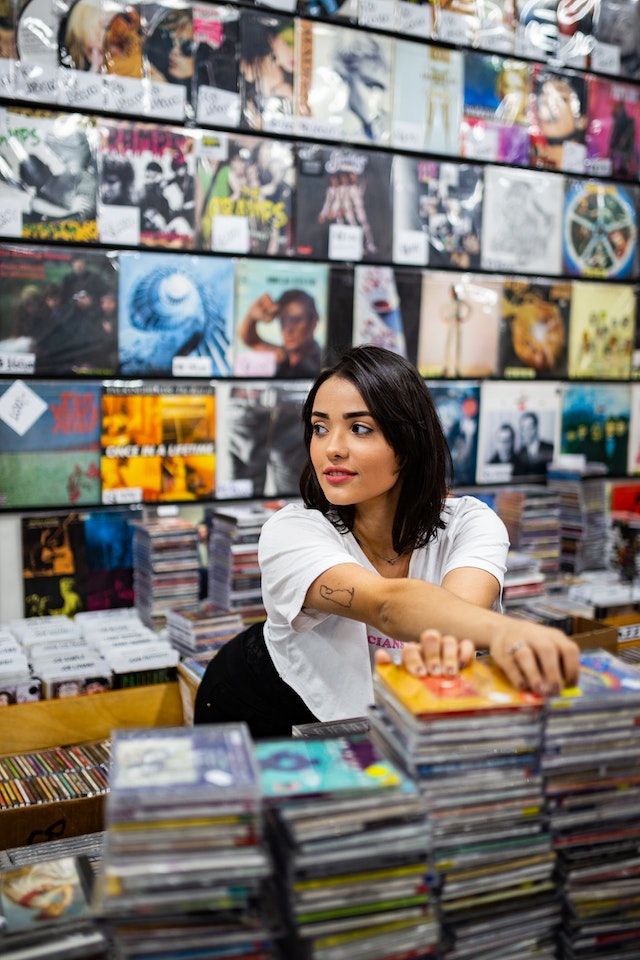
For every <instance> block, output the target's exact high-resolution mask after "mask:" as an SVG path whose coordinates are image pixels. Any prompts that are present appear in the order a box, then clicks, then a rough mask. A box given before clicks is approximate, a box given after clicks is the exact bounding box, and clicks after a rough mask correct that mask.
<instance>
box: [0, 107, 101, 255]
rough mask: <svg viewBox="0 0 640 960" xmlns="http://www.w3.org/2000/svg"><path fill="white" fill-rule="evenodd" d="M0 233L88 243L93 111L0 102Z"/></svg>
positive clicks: (93, 233) (92, 215)
mask: <svg viewBox="0 0 640 960" xmlns="http://www.w3.org/2000/svg"><path fill="white" fill-rule="evenodd" d="M0 126H1V128H2V130H3V131H4V134H3V136H2V138H0V206H1V207H2V212H3V217H2V228H1V232H2V235H3V236H5V237H21V238H23V239H38V240H61V241H63V242H64V241H66V242H74V243H76V242H78V241H79V242H82V243H91V242H92V241H94V242H95V241H96V240H97V239H98V233H97V224H96V198H97V170H96V131H95V125H94V121H93V118H92V117H89V116H85V115H83V114H80V113H69V114H63V113H53V112H50V111H47V110H30V109H28V108H25V109H21V108H19V107H0Z"/></svg>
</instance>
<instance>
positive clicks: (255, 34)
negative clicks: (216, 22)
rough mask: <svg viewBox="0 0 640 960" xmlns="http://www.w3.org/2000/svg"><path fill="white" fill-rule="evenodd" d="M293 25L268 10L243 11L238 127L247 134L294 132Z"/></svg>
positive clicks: (289, 19) (294, 36)
mask: <svg viewBox="0 0 640 960" xmlns="http://www.w3.org/2000/svg"><path fill="white" fill-rule="evenodd" d="M295 22H296V21H295V20H294V18H293V17H285V16H279V15H278V14H274V13H273V12H271V11H269V10H259V9H257V10H247V9H244V10H243V11H242V17H241V18H240V59H239V68H240V95H241V123H242V126H243V127H245V128H248V129H249V130H258V131H260V130H264V131H270V132H272V133H281V134H284V135H285V136H290V135H291V134H292V133H293V132H294V128H293V122H294V121H293V114H294V87H295V76H296V73H295V71H296V30H295Z"/></svg>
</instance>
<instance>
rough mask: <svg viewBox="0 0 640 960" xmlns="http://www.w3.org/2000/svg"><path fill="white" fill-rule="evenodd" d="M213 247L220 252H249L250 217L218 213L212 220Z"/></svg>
mask: <svg viewBox="0 0 640 960" xmlns="http://www.w3.org/2000/svg"><path fill="white" fill-rule="evenodd" d="M211 249H212V250H215V251H217V252H218V253H249V249H250V236H249V220H248V218H247V217H234V216H233V215H231V214H225V213H219V214H217V215H216V216H215V217H214V218H213V221H212V228H211Z"/></svg>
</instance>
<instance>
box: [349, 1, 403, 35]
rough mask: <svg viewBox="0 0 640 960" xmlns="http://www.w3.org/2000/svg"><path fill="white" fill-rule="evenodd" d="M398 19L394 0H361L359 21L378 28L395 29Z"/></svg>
mask: <svg viewBox="0 0 640 960" xmlns="http://www.w3.org/2000/svg"><path fill="white" fill-rule="evenodd" d="M395 19H396V5H395V2H394V0H360V8H359V10H358V23H359V24H360V25H361V26H363V27H374V28H375V29H376V30H393V29H394V27H395Z"/></svg>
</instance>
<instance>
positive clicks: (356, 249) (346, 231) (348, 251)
mask: <svg viewBox="0 0 640 960" xmlns="http://www.w3.org/2000/svg"><path fill="white" fill-rule="evenodd" d="M363 248H364V245H363V238H362V227H351V226H349V225H348V224H345V223H332V224H331V226H330V227H329V259H330V260H362V252H363Z"/></svg>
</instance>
